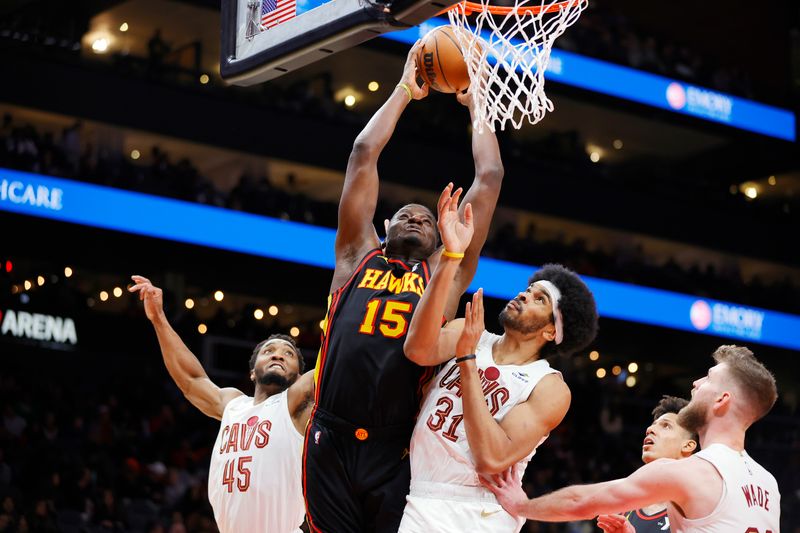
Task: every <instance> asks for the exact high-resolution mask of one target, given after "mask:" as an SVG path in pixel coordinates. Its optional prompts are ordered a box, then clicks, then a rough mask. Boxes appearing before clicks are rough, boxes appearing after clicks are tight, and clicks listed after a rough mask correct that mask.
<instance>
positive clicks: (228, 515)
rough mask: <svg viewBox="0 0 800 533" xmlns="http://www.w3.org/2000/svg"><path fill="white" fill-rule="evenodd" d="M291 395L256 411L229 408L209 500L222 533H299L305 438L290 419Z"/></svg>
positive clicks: (245, 400) (243, 401) (241, 405)
mask: <svg viewBox="0 0 800 533" xmlns="http://www.w3.org/2000/svg"><path fill="white" fill-rule="evenodd" d="M287 398H288V393H287V391H283V392H282V393H281V394H276V395H274V396H270V397H269V398H267V399H266V400H264V401H263V402H261V403H259V404H257V405H253V398H252V397H251V396H239V397H238V398H235V399H234V400H231V401H230V402H228V405H227V406H226V407H225V411H224V412H223V413H222V423H221V425H220V429H219V435H217V442H216V444H215V446H214V449H213V450H212V452H211V468H210V469H209V473H208V499H209V500H210V501H211V507H212V508H213V509H214V518H215V519H216V521H217V526H218V527H219V530H220V532H221V533H242V532H248V533H249V532H258V531H263V532H265V533H290V532H291V533H295V532H298V531H300V529H299V528H300V525H301V524H302V523H303V518H304V515H305V504H304V502H303V490H302V485H301V476H302V465H301V459H302V454H303V436H302V435H300V433H298V432H297V429H296V428H295V427H294V424H293V423H292V418H291V416H290V415H289V403H288V400H287Z"/></svg>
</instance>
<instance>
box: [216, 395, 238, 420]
mask: <svg viewBox="0 0 800 533" xmlns="http://www.w3.org/2000/svg"><path fill="white" fill-rule="evenodd" d="M242 396H246V395H245V393H243V392H242V391H240V390H239V389H237V388H234V387H224V388H221V389H219V407H218V408H217V413H216V415H217V416H214V418H216V419H217V420H222V416H223V415H224V414H225V409H227V408H228V406H229V405H230V404H231V402H232V401H233V400H236V399H238V398H241V397H242Z"/></svg>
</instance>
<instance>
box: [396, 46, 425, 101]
mask: <svg viewBox="0 0 800 533" xmlns="http://www.w3.org/2000/svg"><path fill="white" fill-rule="evenodd" d="M420 46H422V41H421V40H419V41H417V42H416V43H414V46H412V47H411V50H409V51H408V57H406V64H405V66H404V67H403V76H402V78H400V83H405V84H406V85H407V86H408V88H409V89H411V98H413V99H414V100H422V99H423V98H425V97H426V96H428V84H427V83H423V84H422V87H420V86H419V85H417V78H418V77H419V70H420V68H421V67H420V65H419V64H418V61H417V52H419V48H420Z"/></svg>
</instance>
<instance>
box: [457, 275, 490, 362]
mask: <svg viewBox="0 0 800 533" xmlns="http://www.w3.org/2000/svg"><path fill="white" fill-rule="evenodd" d="M484 329H485V327H484V325H483V289H478V290H477V291H476V292H475V294H473V295H472V301H471V302H467V309H466V311H464V329H462V330H461V335H460V336H459V337H458V341H456V357H461V356H463V355H470V354H473V353H475V349H476V348H477V346H478V341H479V340H480V338H481V335H482V334H483V331H484Z"/></svg>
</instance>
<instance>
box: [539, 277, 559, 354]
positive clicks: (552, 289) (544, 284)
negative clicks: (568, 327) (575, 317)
mask: <svg viewBox="0 0 800 533" xmlns="http://www.w3.org/2000/svg"><path fill="white" fill-rule="evenodd" d="M534 285H539V287H541V289H542V290H543V291H544V292H546V293H547V295H548V296H550V301H551V302H552V303H553V319H554V322H555V323H556V338H555V342H556V344H561V341H563V340H564V319H563V317H562V316H561V309H559V307H558V303H559V302H560V301H561V291H560V290H558V287H556V286H555V285H553V284H552V283H551V282H549V281H547V280H546V279H540V280H539V281H537V282H536V283H534Z"/></svg>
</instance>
